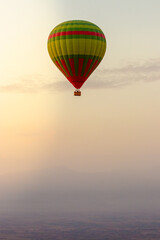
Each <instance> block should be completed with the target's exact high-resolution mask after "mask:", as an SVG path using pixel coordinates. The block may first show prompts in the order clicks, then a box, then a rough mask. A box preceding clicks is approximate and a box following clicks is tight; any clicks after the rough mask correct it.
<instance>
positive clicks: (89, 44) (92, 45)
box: [48, 39, 106, 58]
mask: <svg viewBox="0 0 160 240" xmlns="http://www.w3.org/2000/svg"><path fill="white" fill-rule="evenodd" d="M105 49H106V42H103V41H99V40H96V39H72V41H68V40H67V39H62V40H55V41H51V42H49V43H48V51H49V53H50V55H51V56H54V57H58V56H62V55H91V56H97V57H100V58H102V57H103V56H104V53H105ZM51 50H52V52H51Z"/></svg>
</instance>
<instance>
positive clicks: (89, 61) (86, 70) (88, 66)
mask: <svg viewBox="0 0 160 240" xmlns="http://www.w3.org/2000/svg"><path fill="white" fill-rule="evenodd" d="M92 61H93V59H91V58H89V59H88V62H87V66H86V69H85V71H84V76H86V74H87V72H88V70H89V68H90V66H91V63H92Z"/></svg>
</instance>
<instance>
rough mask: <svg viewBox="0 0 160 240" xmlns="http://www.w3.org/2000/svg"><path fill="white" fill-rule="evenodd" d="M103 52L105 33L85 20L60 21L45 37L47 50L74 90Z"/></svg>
mask: <svg viewBox="0 0 160 240" xmlns="http://www.w3.org/2000/svg"><path fill="white" fill-rule="evenodd" d="M105 51H106V38H105V35H104V33H103V32H102V30H101V29H100V28H99V27H98V26H97V25H95V24H93V23H91V22H88V21H82V20H72V21H67V22H63V23H61V24H59V25H58V26H56V27H55V28H54V29H53V30H52V31H51V33H50V35H49V37H48V52H49V55H50V57H51V59H52V61H53V62H54V63H55V65H56V66H57V67H58V68H59V70H60V71H61V72H62V73H63V74H64V75H65V77H66V78H67V79H68V80H69V81H70V83H72V85H73V86H74V87H75V88H77V89H80V88H81V86H82V85H83V83H84V82H85V81H86V80H87V78H88V77H89V76H90V74H91V73H92V72H93V71H94V70H95V69H96V67H97V66H98V65H99V63H100V62H101V60H102V58H103V57H104V54H105Z"/></svg>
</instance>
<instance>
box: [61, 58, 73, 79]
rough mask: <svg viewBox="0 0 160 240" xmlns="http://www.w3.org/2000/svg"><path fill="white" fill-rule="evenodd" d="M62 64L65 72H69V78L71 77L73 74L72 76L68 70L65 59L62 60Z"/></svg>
mask: <svg viewBox="0 0 160 240" xmlns="http://www.w3.org/2000/svg"><path fill="white" fill-rule="evenodd" d="M61 63H62V65H63V67H64V69H65V71H66V72H67V74H68V76H69V77H70V76H71V74H70V72H69V70H68V68H67V65H66V63H65V61H64V59H61Z"/></svg>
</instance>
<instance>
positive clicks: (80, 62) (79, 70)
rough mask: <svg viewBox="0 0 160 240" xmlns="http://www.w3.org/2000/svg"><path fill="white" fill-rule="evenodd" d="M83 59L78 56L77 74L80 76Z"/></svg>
mask: <svg viewBox="0 0 160 240" xmlns="http://www.w3.org/2000/svg"><path fill="white" fill-rule="evenodd" d="M83 61H84V58H79V63H78V76H81V73H82V67H83Z"/></svg>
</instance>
